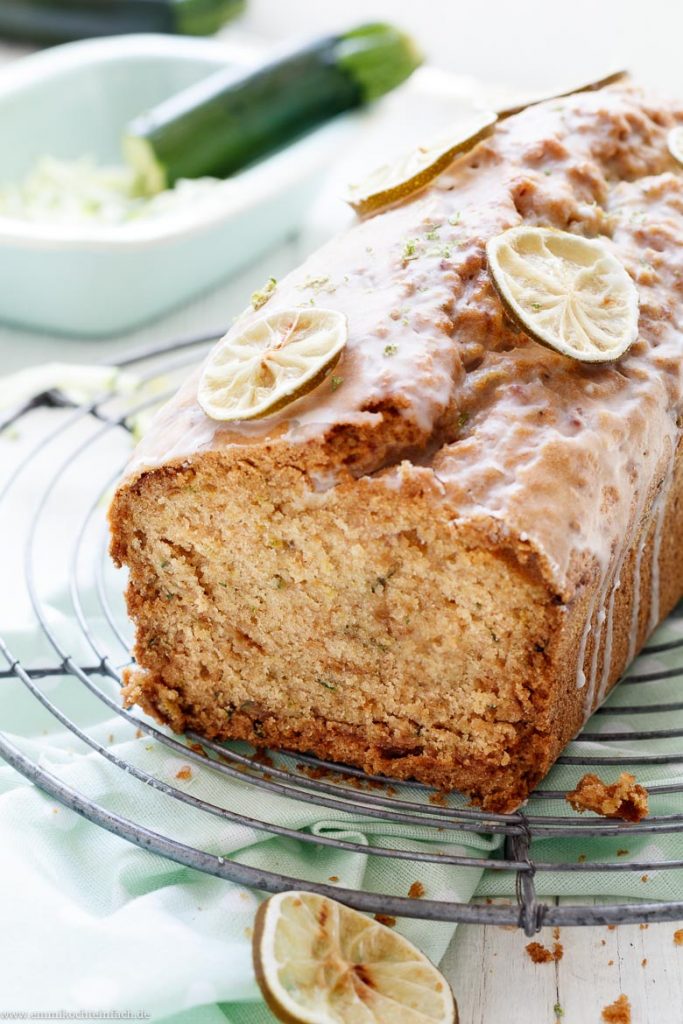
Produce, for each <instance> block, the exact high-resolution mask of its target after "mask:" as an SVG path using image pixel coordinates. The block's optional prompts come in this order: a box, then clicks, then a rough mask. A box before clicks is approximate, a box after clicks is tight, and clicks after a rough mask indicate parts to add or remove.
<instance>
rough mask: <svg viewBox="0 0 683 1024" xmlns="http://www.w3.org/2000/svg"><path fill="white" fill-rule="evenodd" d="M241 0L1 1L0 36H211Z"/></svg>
mask: <svg viewBox="0 0 683 1024" xmlns="http://www.w3.org/2000/svg"><path fill="white" fill-rule="evenodd" d="M245 2H246V0H0V36H2V37H4V38H5V39H21V40H24V41H28V42H32V43H43V44H49V43H64V42H68V41H70V40H72V39H87V38H90V37H92V36H110V35H120V34H122V33H127V32H169V33H179V34H183V35H211V34H212V33H213V32H216V31H217V30H218V29H219V28H220V27H221V25H223V24H224V23H225V22H226V21H228V19H230V18H232V17H234V16H235V15H236V14H239V13H241V12H242V11H243V10H244V6H245Z"/></svg>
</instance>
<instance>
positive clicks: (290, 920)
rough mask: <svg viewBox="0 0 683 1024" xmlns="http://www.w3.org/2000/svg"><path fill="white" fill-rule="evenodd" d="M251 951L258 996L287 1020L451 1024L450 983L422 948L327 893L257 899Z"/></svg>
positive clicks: (291, 1023) (300, 1023)
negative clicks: (262, 997) (326, 895)
mask: <svg viewBox="0 0 683 1024" xmlns="http://www.w3.org/2000/svg"><path fill="white" fill-rule="evenodd" d="M253 951H254V968H255V971H256V979H257V981H258V983H259V985H260V987H261V991H262V992H263V996H264V999H265V1001H266V1003H267V1004H268V1006H269V1007H270V1009H271V1010H272V1011H273V1013H274V1014H275V1015H276V1017H278V1018H279V1019H280V1020H282V1021H285V1022H286V1024H430V1022H433V1024H457V1018H458V1011H457V1008H456V1005H455V1001H454V999H453V994H452V992H451V990H450V988H449V986H448V982H447V981H446V980H445V978H444V977H443V976H442V975H441V974H440V973H439V971H437V969H436V967H434V965H433V964H432V963H430V961H429V960H428V959H427V957H426V956H425V955H424V954H423V953H421V952H420V951H419V950H418V949H416V948H415V946H413V945H412V943H410V942H408V940H407V939H405V938H403V936H402V935H399V934H398V933H397V932H394V931H392V930H391V929H390V928H387V927H386V926H385V925H383V924H379V922H377V921H374V920H372V918H369V917H366V916H365V915H364V914H359V913H358V911H356V910H350V909H349V908H348V907H345V906H343V904H341V903H337V901H336V900H331V899H327V898H326V897H325V896H317V895H314V894H313V893H306V892H283V893H279V894H278V895H277V896H272V897H271V898H270V899H269V900H267V901H266V902H265V903H263V904H261V907H260V908H259V911H258V914H257V915H256V926H255V929H254V940H253Z"/></svg>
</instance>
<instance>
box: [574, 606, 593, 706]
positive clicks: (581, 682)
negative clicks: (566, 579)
mask: <svg viewBox="0 0 683 1024" xmlns="http://www.w3.org/2000/svg"><path fill="white" fill-rule="evenodd" d="M596 600H597V594H596V595H595V596H594V597H593V600H592V601H591V606H590V611H589V612H588V615H587V616H586V624H585V625H584V627H583V633H582V634H581V643H580V644H579V655H578V659H577V663H576V688H577V690H582V689H583V687H584V686H585V685H586V673H585V671H584V667H583V666H584V663H585V661H586V648H587V647H588V637H589V636H590V635H591V632H592V630H593V611H594V609H595V602H596Z"/></svg>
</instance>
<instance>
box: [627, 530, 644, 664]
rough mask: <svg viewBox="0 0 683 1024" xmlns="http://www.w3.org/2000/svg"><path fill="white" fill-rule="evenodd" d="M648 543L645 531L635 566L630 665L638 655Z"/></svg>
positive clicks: (628, 655)
mask: <svg viewBox="0 0 683 1024" xmlns="http://www.w3.org/2000/svg"><path fill="white" fill-rule="evenodd" d="M646 543H647V533H646V532H644V534H643V538H642V540H641V542H640V544H639V545H638V550H637V552H636V561H635V565H634V568H633V604H632V606H631V630H630V633H629V641H628V654H627V655H626V662H627V664H628V665H630V664H631V662H632V661H633V659H634V658H635V656H636V648H637V646H638V633H639V629H638V626H639V623H640V569H641V564H642V561H643V552H644V551H645V545H646Z"/></svg>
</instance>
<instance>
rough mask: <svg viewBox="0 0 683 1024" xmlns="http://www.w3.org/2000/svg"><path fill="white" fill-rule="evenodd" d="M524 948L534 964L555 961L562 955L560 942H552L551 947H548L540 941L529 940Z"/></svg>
mask: <svg viewBox="0 0 683 1024" xmlns="http://www.w3.org/2000/svg"><path fill="white" fill-rule="evenodd" d="M525 949H526V951H527V953H528V954H529V956H530V957H531V959H532V960H533V962H534V963H535V964H550V963H557V961H558V960H561V959H562V957H563V956H564V947H563V946H562V943H561V942H554V943H553V948H552V949H548V948H547V946H544V945H543V943H542V942H530V943H528V945H527V946H525Z"/></svg>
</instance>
